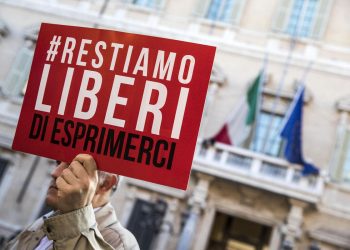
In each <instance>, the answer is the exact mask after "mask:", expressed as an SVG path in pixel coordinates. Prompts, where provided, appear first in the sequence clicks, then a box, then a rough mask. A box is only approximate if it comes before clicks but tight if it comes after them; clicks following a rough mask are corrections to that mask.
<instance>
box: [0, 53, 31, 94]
mask: <svg viewBox="0 0 350 250" xmlns="http://www.w3.org/2000/svg"><path fill="white" fill-rule="evenodd" d="M33 53H34V52H33V50H31V49H29V48H26V47H24V48H22V49H21V50H20V51H19V52H18V54H17V56H16V58H15V60H14V62H13V65H12V67H11V69H10V72H9V74H8V75H7V78H6V80H5V89H4V91H5V93H6V94H8V95H12V96H16V95H19V94H20V93H21V92H22V90H23V87H24V85H25V83H26V82H27V80H28V77H29V71H30V66H31V63H32V58H33Z"/></svg>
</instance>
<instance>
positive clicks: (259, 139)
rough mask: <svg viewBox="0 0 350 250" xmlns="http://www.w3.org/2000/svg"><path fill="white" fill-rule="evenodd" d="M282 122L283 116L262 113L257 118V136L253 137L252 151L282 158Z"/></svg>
mask: <svg viewBox="0 0 350 250" xmlns="http://www.w3.org/2000/svg"><path fill="white" fill-rule="evenodd" d="M282 122H283V116H281V115H278V114H272V113H267V112H264V111H261V112H260V115H259V116H258V118H257V124H256V126H255V135H253V140H252V142H251V143H250V149H251V150H253V151H257V152H261V153H266V154H268V155H271V156H280V155H281V151H282V150H281V149H282V139H281V137H280V130H281V126H282Z"/></svg>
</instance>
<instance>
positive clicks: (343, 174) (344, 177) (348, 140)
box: [333, 129, 350, 184]
mask: <svg viewBox="0 0 350 250" xmlns="http://www.w3.org/2000/svg"><path fill="white" fill-rule="evenodd" d="M340 146H341V149H340V151H339V153H340V154H339V161H338V166H337V169H336V172H335V173H333V177H334V179H335V180H336V181H338V182H343V183H347V184H350V130H349V129H347V130H346V131H345V137H344V138H343V140H342V143H341V145H340Z"/></svg>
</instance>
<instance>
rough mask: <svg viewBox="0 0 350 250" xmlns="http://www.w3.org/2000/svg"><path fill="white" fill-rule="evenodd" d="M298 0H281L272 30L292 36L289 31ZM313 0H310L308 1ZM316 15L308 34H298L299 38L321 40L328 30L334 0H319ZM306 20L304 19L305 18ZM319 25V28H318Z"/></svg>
mask: <svg viewBox="0 0 350 250" xmlns="http://www.w3.org/2000/svg"><path fill="white" fill-rule="evenodd" d="M296 1H298V0H280V2H279V4H278V6H277V9H276V11H275V15H274V18H273V24H272V31H273V32H276V33H278V34H280V35H285V36H292V34H290V33H289V32H288V26H289V22H290V20H291V15H292V12H293V7H294V4H295V2H296ZM309 1H311V0H308V3H309ZM317 1H318V3H317V6H316V10H315V12H314V13H315V15H314V17H313V20H312V23H311V28H310V31H309V34H308V35H307V36H300V35H297V36H296V38H297V39H314V40H319V39H321V38H322V37H323V36H324V33H325V31H326V28H327V25H328V21H329V16H330V12H331V9H332V6H333V0H317ZM303 22H304V20H303ZM317 27H318V28H317Z"/></svg>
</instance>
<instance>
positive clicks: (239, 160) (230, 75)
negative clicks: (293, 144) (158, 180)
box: [0, 0, 350, 250]
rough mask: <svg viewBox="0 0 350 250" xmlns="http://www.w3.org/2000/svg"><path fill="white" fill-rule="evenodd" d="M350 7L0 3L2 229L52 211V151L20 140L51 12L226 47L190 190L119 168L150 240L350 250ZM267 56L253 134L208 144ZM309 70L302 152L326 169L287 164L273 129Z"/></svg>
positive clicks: (211, 0)
mask: <svg viewBox="0 0 350 250" xmlns="http://www.w3.org/2000/svg"><path fill="white" fill-rule="evenodd" d="M349 11H350V1H348V0H266V1H258V0H221V1H219V0H200V1H199V0H187V1H184V0H177V1H175V0H113V1H111V0H95V1H93V0H0V55H1V57H0V58H1V60H0V86H1V92H0V236H1V240H4V239H6V238H8V237H10V236H11V235H12V234H13V233H14V232H16V231H18V230H20V229H21V228H23V227H24V226H25V225H26V224H28V223H30V222H31V221H33V220H34V219H35V218H36V217H37V216H39V215H40V214H41V213H42V212H43V211H44V210H45V209H46V208H45V206H44V198H45V192H46V187H47V186H48V182H49V179H50V178H49V173H50V171H51V169H52V168H53V167H54V162H53V161H52V160H49V159H45V158H40V157H37V156H33V155H28V154H24V153H20V152H14V151H13V150H11V145H12V140H13V136H14V132H15V128H16V124H17V120H18V116H19V112H20V108H21V104H22V100H23V95H24V92H25V86H26V82H27V78H28V72H29V70H30V65H31V60H32V56H33V51H34V48H35V44H36V39H37V33H38V30H39V27H40V23H41V22H49V23H60V24H69V25H78V26H87V27H100V28H107V29H113V30H120V31H125V32H134V33H139V34H147V35H155V36H162V37H168V38H173V39H180V40H185V41H192V42H199V43H204V44H210V45H214V46H217V54H216V58H215V66H214V69H213V72H212V76H211V81H210V85H209V91H208V95H207V101H206V106H205V111H204V114H203V119H202V124H201V129H200V136H199V140H198V145H197V148H196V152H195V157H194V160H193V170H192V173H191V179H190V182H189V185H188V189H187V190H186V191H180V190H177V189H172V188H167V187H163V186H159V185H155V184H152V183H147V182H143V181H139V180H135V179H130V178H123V181H122V183H121V185H120V186H119V191H118V192H117V195H116V196H115V197H114V198H113V204H114V205H115V207H116V208H117V211H118V214H119V219H120V220H121V222H122V223H123V224H124V225H126V226H127V227H128V228H129V229H130V230H132V231H133V232H134V234H135V235H136V237H137V238H138V240H139V242H140V244H141V246H142V249H146V250H147V249H157V250H164V249H166V250H173V249H174V250H175V249H176V250H186V249H191V250H204V249H208V250H209V249H213V250H214V249H240V250H245V249H247V250H248V249H272V250H274V249H325V250H328V249H350V208H349V206H348V204H349V203H350V126H349V124H350V123H349V111H350V87H349V79H350V78H349V77H350V26H349V25H348V18H347V16H348V12H349ZM264 62H265V63H264ZM263 65H265V69H266V73H267V77H266V79H265V81H264V86H263V89H262V103H261V105H260V107H259V108H260V110H259V115H258V117H259V119H258V121H257V123H258V124H257V128H258V130H255V132H254V133H255V134H254V136H253V137H252V139H251V141H250V142H249V143H248V144H247V145H244V146H229V145H225V144H220V143H216V144H214V145H212V146H209V147H205V146H203V145H202V140H203V139H206V138H210V137H212V136H213V135H215V134H216V133H217V132H218V131H219V130H220V128H221V126H222V125H223V124H224V123H225V121H227V118H228V117H229V116H230V115H231V114H235V113H236V112H238V111H237V110H238V109H239V105H240V103H241V101H242V97H243V96H244V95H245V93H246V90H247V88H248V86H249V84H250V83H251V81H252V79H254V77H255V76H256V75H257V74H258V72H259V71H260V70H261V68H262V67H263ZM300 81H303V82H304V83H305V86H306V98H305V105H304V117H303V147H304V154H305V156H306V158H307V160H308V161H310V162H312V163H313V164H315V165H316V166H318V167H319V168H320V169H321V173H320V175H319V176H303V175H301V166H298V165H292V164H290V163H288V162H287V161H286V160H285V159H284V158H283V145H284V144H283V141H281V139H280V138H279V136H278V130H279V129H280V127H281V123H282V121H283V118H284V117H285V115H286V112H287V110H288V107H289V106H290V103H291V102H292V100H293V97H294V96H295V93H296V89H297V86H298V84H299V83H300ZM266 131H272V132H266ZM1 240H0V246H1ZM0 248H1V247H0Z"/></svg>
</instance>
